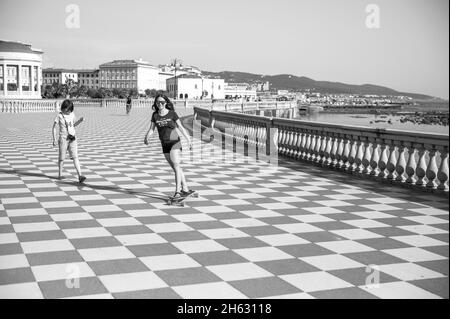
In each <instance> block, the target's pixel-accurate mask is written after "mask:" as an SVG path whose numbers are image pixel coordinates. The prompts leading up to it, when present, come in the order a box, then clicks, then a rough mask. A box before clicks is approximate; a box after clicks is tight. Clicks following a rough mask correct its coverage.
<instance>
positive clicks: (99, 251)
mask: <svg viewBox="0 0 450 319" xmlns="http://www.w3.org/2000/svg"><path fill="white" fill-rule="evenodd" d="M78 252H79V253H80V255H81V256H82V257H83V259H84V260H86V261H100V260H114V259H127V258H136V256H134V255H133V254H132V253H131V252H130V251H129V250H128V249H127V248H126V247H120V246H119V247H102V248H88V249H79V250H78Z"/></svg>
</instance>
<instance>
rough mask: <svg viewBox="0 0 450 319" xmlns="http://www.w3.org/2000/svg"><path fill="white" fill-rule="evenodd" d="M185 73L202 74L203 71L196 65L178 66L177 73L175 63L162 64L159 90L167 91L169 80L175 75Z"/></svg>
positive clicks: (160, 66)
mask: <svg viewBox="0 0 450 319" xmlns="http://www.w3.org/2000/svg"><path fill="white" fill-rule="evenodd" d="M184 74H191V75H197V76H201V75H202V71H200V69H199V68H197V67H195V66H177V68H176V74H175V67H174V66H173V65H167V64H161V65H159V88H158V89H159V90H163V91H167V86H166V84H167V80H168V79H170V78H172V77H174V76H175V75H176V76H177V77H178V76H180V75H184Z"/></svg>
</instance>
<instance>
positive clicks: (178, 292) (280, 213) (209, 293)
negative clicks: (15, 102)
mask: <svg viewBox="0 0 450 319" xmlns="http://www.w3.org/2000/svg"><path fill="white" fill-rule="evenodd" d="M75 112H76V114H77V116H78V117H80V116H84V117H85V122H84V123H83V124H82V125H81V126H79V127H78V129H77V134H78V138H79V156H80V160H81V164H82V170H83V173H84V174H85V175H86V176H87V181H86V185H84V186H80V185H78V184H77V182H76V173H75V170H74V168H73V164H72V163H71V161H70V160H66V163H65V170H66V173H65V175H66V177H67V178H66V179H64V180H61V181H59V180H56V179H55V177H56V175H57V150H56V149H54V148H52V146H51V124H52V120H53V116H54V115H52V114H48V113H34V114H33V113H32V114H0V298H225V299H228V298H448V291H449V289H448V270H449V266H448V255H449V245H448V240H449V236H448V225H449V224H448V203H447V200H446V199H445V198H442V197H437V196H434V195H431V194H424V193H415V192H412V191H409V190H406V189H402V188H398V187H389V186H386V185H382V184H378V183H376V182H372V181H364V180H359V179H353V178H351V177H349V176H347V175H345V174H342V173H339V172H334V171H330V170H322V169H320V168H318V167H314V166H311V165H307V164H303V163H299V162H292V161H288V160H280V165H279V166H278V168H277V169H276V170H274V169H272V170H270V169H266V170H261V167H262V165H261V162H258V161H255V160H252V159H248V158H244V157H243V156H241V155H239V154H237V155H235V160H234V161H233V162H232V163H226V162H222V161H220V160H215V158H214V157H211V156H206V155H204V156H203V157H202V155H201V154H199V153H195V154H194V155H193V156H192V157H191V158H192V161H188V160H187V159H189V155H187V152H184V153H185V155H184V158H185V160H186V161H185V163H184V164H183V168H184V172H185V175H186V178H187V180H188V181H189V183H190V186H191V187H192V188H193V189H196V190H198V191H199V193H200V196H199V198H196V199H190V200H188V202H187V204H186V207H184V208H183V207H177V206H167V205H166V203H165V199H166V198H167V196H168V195H170V194H172V193H173V189H174V176H173V173H172V172H171V170H170V169H169V167H168V165H167V163H166V162H165V159H164V157H163V155H162V153H161V150H160V145H159V142H158V140H157V137H156V135H155V136H153V137H152V143H151V145H150V146H145V145H144V144H143V136H144V134H145V132H146V130H147V129H148V125H149V116H150V113H149V112H150V111H149V110H148V109H137V108H136V109H133V110H132V113H131V114H130V115H129V116H125V115H124V113H125V110H124V109H118V108H117V109H96V108H79V109H77V110H75ZM191 112H192V111H191ZM180 113H182V114H184V113H186V111H184V110H182V111H180ZM195 143H196V146H198V145H200V143H202V144H205V142H201V141H200V140H195ZM215 154H216V155H217V154H218V153H215ZM228 155H230V154H228ZM377 278H378V279H379V280H378V282H379V283H378V284H376V279H377ZM77 280H78V281H77Z"/></svg>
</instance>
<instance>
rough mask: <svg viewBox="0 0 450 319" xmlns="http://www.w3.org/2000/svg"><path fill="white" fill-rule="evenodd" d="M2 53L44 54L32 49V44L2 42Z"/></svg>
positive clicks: (0, 48)
mask: <svg viewBox="0 0 450 319" xmlns="http://www.w3.org/2000/svg"><path fill="white" fill-rule="evenodd" d="M0 52H22V53H37V54H42V53H43V51H42V50H39V49H35V48H32V47H31V44H26V43H22V42H14V41H6V40H0Z"/></svg>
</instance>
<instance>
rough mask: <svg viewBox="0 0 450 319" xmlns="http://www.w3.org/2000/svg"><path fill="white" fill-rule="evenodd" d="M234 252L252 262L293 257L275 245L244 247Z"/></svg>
mask: <svg viewBox="0 0 450 319" xmlns="http://www.w3.org/2000/svg"><path fill="white" fill-rule="evenodd" d="M234 252H235V253H237V254H239V255H241V256H242V257H244V258H246V259H247V260H249V261H252V262H258V261H266V260H279V259H290V258H292V256H291V255H289V254H287V253H285V252H284V251H282V250H280V249H278V248H275V247H258V248H242V249H236V250H235V251H234Z"/></svg>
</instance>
